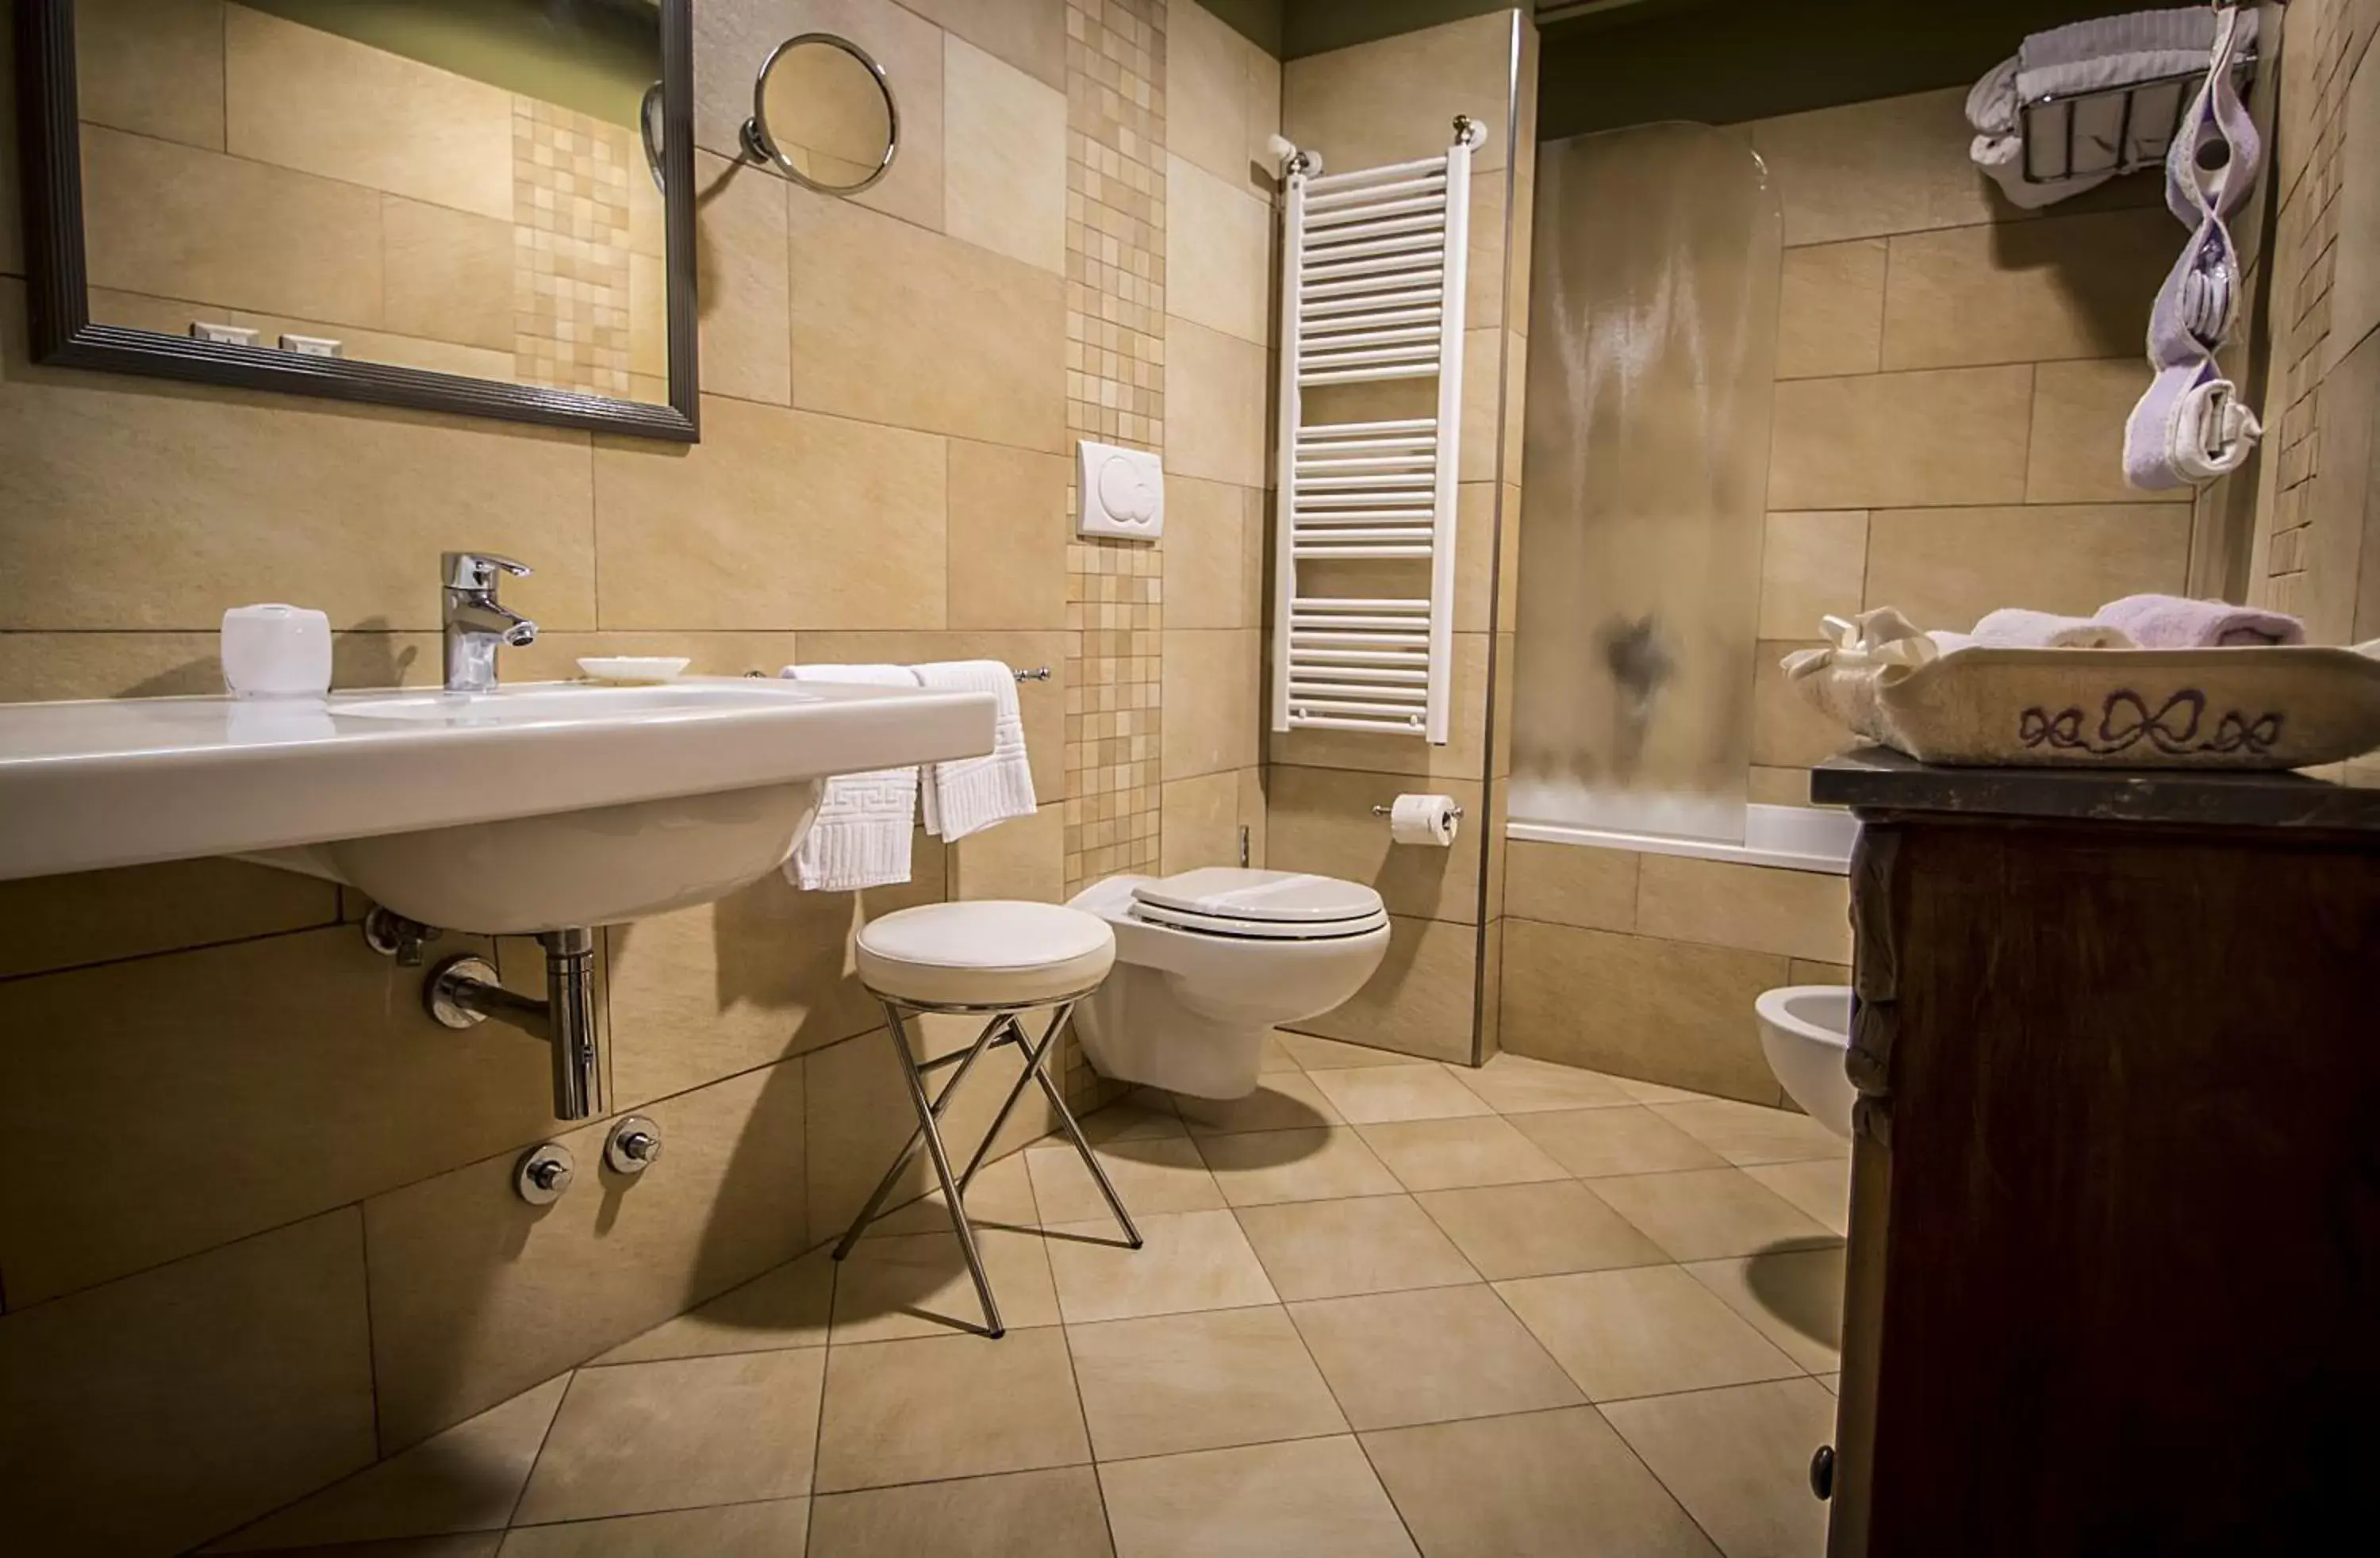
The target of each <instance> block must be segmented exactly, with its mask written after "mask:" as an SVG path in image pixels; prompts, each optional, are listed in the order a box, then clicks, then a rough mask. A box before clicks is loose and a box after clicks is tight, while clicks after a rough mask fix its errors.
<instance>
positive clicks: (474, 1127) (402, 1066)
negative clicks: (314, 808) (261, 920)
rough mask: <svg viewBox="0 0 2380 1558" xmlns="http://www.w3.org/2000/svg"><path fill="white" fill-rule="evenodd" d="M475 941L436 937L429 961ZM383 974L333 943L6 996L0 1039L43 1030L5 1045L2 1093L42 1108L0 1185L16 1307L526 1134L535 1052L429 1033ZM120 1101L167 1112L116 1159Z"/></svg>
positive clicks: (362, 952) (2, 1264)
mask: <svg viewBox="0 0 2380 1558" xmlns="http://www.w3.org/2000/svg"><path fill="white" fill-rule="evenodd" d="M482 946H483V944H482V943H476V942H475V939H474V938H468V937H455V936H449V937H447V938H446V940H445V942H443V943H441V944H440V947H439V951H440V952H441V953H448V952H468V951H472V950H480V949H481V948H482ZM483 955H484V953H483ZM394 977H395V976H393V975H392V973H391V971H390V965H389V964H388V963H387V962H386V961H385V960H383V958H381V957H379V956H378V955H375V954H373V953H372V952H371V951H370V949H368V948H367V947H365V945H364V944H363V939H362V938H361V937H360V936H359V935H358V934H357V932H356V931H355V930H354V929H353V928H352V927H336V928H330V929H324V930H319V931H308V932H305V933H303V934H299V935H294V936H279V937H271V938H268V939H265V940H262V941H254V942H243V943H235V944H232V945H228V946H221V947H215V948H212V949H209V950H206V951H201V952H189V953H183V954H179V955H175V956H172V957H162V958H144V959H140V960H139V961H136V962H131V963H125V964H115V965H107V966H103V967H101V968H90V969H84V970H81V971H79V972H74V973H61V974H50V975H44V976H42V977H40V978H37V979H29V980H14V981H11V982H9V983H7V984H6V985H5V986H0V1009H5V1011H6V1021H5V1023H0V1027H5V1028H6V1030H7V1031H9V1032H11V1033H14V1034H18V1035H25V1034H42V1035H45V1036H46V1039H45V1041H43V1042H41V1043H18V1044H13V1045H10V1046H8V1047H7V1048H6V1050H5V1051H0V1094H5V1095H6V1096H8V1097H17V1098H28V1097H33V1098H41V1099H42V1100H43V1101H44V1103H43V1107H42V1110H41V1111H40V1113H39V1115H38V1117H37V1118H35V1119H33V1120H31V1121H30V1122H29V1124H28V1126H27V1127H26V1137H25V1139H26V1142H27V1147H28V1152H29V1160H28V1161H27V1162H25V1163H23V1164H21V1165H20V1167H19V1169H18V1171H17V1172H12V1173H11V1174H10V1175H9V1176H8V1178H7V1182H6V1185H5V1186H0V1241H5V1243H0V1270H6V1272H7V1276H8V1296H9V1298H10V1300H11V1301H12V1302H15V1303H30V1302H32V1301H33V1300H35V1299H37V1298H42V1297H47V1296H52V1295H55V1294H58V1293H64V1292H68V1291H71V1290H73V1289H75V1288H77V1287H80V1286H84V1285H87V1284H91V1283H93V1282H99V1281H104V1280H106V1279H107V1278H109V1277H112V1276H116V1275H120V1274H121V1273H123V1272H128V1271H132V1270H136V1269H138V1268H140V1267H141V1266H145V1265H149V1264H152V1263H154V1262H156V1261H159V1260H172V1259H174V1258H176V1257H178V1256H181V1255H186V1254H188V1253H189V1252H191V1251H193V1250H198V1249H204V1248H208V1247H209V1246H212V1245H215V1244H220V1243H222V1242H223V1241H225V1239H231V1238H237V1237H239V1236H241V1235H247V1234H250V1233H253V1232H255V1231H256V1230H258V1229H260V1228H268V1227H272V1226H273V1225H274V1224H276V1223H286V1222H288V1221H290V1220H292V1219H293V1218H297V1217H303V1216H307V1215H310V1214H311V1213H314V1212H317V1211H322V1210H324V1209H326V1208H329V1207H334V1206H337V1205H339V1204H341V1203H343V1202H346V1201H351V1200H355V1199H358V1198H360V1197H363V1196H366V1195H370V1194H371V1193H373V1192H375V1191H379V1190H383V1189H385V1188H387V1187H391V1186H395V1185H401V1184H404V1183H406V1182H407V1180H411V1179H416V1178H419V1177H420V1176H421V1175H425V1174H431V1173H435V1172H437V1170H439V1169H440V1168H442V1167H443V1166H445V1165H447V1164H451V1163H455V1162H462V1161H465V1160H467V1159H469V1158H472V1157H476V1156H479V1155H480V1154H483V1153H488V1152H493V1151H497V1150H501V1149H503V1148H504V1147H507V1146H509V1145H511V1144H513V1143H516V1142H522V1141H528V1140H533V1139H535V1138H536V1137H537V1135H538V1134H539V1133H540V1131H541V1130H542V1129H543V1128H544V1126H546V1124H547V1122H548V1118H549V1115H548V1111H549V1109H550V1108H551V1106H552V1102H553V1098H552V1093H551V1089H550V1077H549V1076H548V1070H549V1067H548V1065H547V1062H546V1056H545V1053H544V1050H543V1047H542V1046H540V1045H539V1044H536V1043H533V1042H531V1041H528V1040H525V1039H523V1038H522V1037H521V1035H520V1034H519V1032H518V1031H516V1030H515V1029H509V1028H506V1027H504V1026H503V1025H500V1024H490V1025H487V1026H484V1027H482V1028H478V1029H472V1030H470V1031H469V1032H468V1033H461V1034H457V1033H454V1032H452V1031H451V1030H448V1029H442V1028H439V1027H437V1026H436V1025H435V1024H433V1023H431V1021H430V1019H429V1018H428V1017H427V1016H423V1015H422V1013H421V1010H420V1007H419V1004H418V1003H417V1002H416V1001H415V1000H414V998H413V993H412V985H413V982H414V981H412V980H406V981H403V985H402V988H401V989H398V988H395V987H393V986H392V982H391V981H392V979H393V978H394ZM134 1096H140V1097H164V1098H172V1099H174V1100H175V1101H176V1106H175V1107H174V1108H172V1109H170V1110H164V1111H160V1112H156V1113H155V1114H152V1115H150V1116H148V1117H146V1118H145V1119H144V1121H143V1123H142V1124H141V1125H140V1127H139V1128H140V1136H141V1138H142V1139H143V1140H144V1141H145V1142H146V1144H147V1147H146V1150H143V1151H140V1152H126V1151H123V1150H120V1144H121V1142H122V1140H123V1135H124V1132H125V1130H126V1128H127V1126H126V1114H125V1102H124V1101H125V1100H126V1099H127V1098H128V1097H134ZM34 1159H38V1161H33V1160H34ZM157 1162H172V1163H173V1164H174V1172H173V1173H172V1174H171V1175H162V1176H161V1175H158V1174H157V1173H156V1172H155V1165H156V1163H157Z"/></svg>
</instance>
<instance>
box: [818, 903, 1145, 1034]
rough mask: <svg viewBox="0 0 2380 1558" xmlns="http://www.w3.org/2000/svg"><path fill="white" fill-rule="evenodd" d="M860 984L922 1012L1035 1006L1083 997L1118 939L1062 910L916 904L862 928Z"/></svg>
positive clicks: (1103, 971)
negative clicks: (932, 1008)
mask: <svg viewBox="0 0 2380 1558" xmlns="http://www.w3.org/2000/svg"><path fill="white" fill-rule="evenodd" d="M857 950H858V963H859V980H860V982H861V983H862V984H864V985H866V986H867V987H868V989H869V990H871V991H873V992H876V993H877V994H878V995H881V996H889V997H890V998H892V1000H895V1001H905V1002H910V1003H913V1004H918V1005H927V1006H1015V1007H1025V1006H1038V1005H1041V1004H1044V1003H1046V1002H1051V1001H1062V1000H1064V999H1065V998H1066V997H1067V996H1069V995H1079V994H1081V993H1082V992H1085V991H1087V990H1088V989H1090V988H1091V987H1092V986H1093V985H1095V984H1098V983H1099V981H1100V980H1103V979H1105V978H1106V977H1107V972H1108V969H1109V968H1111V967H1113V966H1114V963H1115V932H1114V931H1111V930H1109V929H1108V922H1107V921H1106V920H1104V919H1100V918H1099V916H1098V915H1095V914H1085V913H1084V912H1083V911H1082V910H1080V909H1072V908H1068V907H1065V906H1064V905H1062V904H1037V903H1026V902H1020V901H1014V900H1009V899H1001V898H986V899H978V900H976V901H974V902H970V903H959V904H922V905H920V906H918V907H916V908H905V909H901V910H899V911H897V912H895V913H892V914H888V915H886V916H885V917H884V918H883V919H877V920H871V921H869V922H868V925H866V926H865V927H864V928H862V929H861V931H860V932H859V943H858V949H857Z"/></svg>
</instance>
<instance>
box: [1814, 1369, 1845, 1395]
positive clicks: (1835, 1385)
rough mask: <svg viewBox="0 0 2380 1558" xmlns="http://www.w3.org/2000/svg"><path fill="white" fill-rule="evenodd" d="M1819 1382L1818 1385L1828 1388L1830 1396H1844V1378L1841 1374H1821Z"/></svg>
mask: <svg viewBox="0 0 2380 1558" xmlns="http://www.w3.org/2000/svg"><path fill="white" fill-rule="evenodd" d="M1817 1381H1818V1383H1820V1384H1822V1385H1824V1386H1826V1387H1827V1394H1828V1395H1840V1394H1843V1377H1842V1376H1841V1375H1840V1374H1821V1375H1818V1376H1817Z"/></svg>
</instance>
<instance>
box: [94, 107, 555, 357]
mask: <svg viewBox="0 0 2380 1558" xmlns="http://www.w3.org/2000/svg"><path fill="white" fill-rule="evenodd" d="M508 144H509V143H508ZM507 155H509V153H507ZM506 165H507V169H508V170H509V166H510V164H509V163H507V164H506ZM82 170H83V232H84V238H85V243H86V245H87V248H88V263H89V265H90V271H91V285H92V286H103V287H113V288H115V289H118V290H121V291H127V292H141V293H147V294H149V295H150V296H152V297H158V298H199V299H202V300H204V301H206V302H209V303H212V304H215V305H218V306H221V307H237V308H254V309H283V310H289V311H291V312H293V313H297V314H302V315H305V316H307V317H308V318H312V319H325V320H334V321H337V322H338V323H343V324H361V325H377V324H379V323H381V319H382V311H381V274H382V269H381V249H380V196H379V195H377V194H375V193H374V192H373V191H371V190H370V189H365V188H363V187H361V186H359V185H355V184H345V183H339V182H336V181H334V180H332V179H328V178H317V177H313V176H310V175H306V174H301V173H293V172H291V171H289V170H288V169H285V168H279V167H273V166H271V165H268V164H262V163H252V162H248V161H245V160H242V159H240V158H237V157H225V156H220V155H217V154H215V153H213V152H200V151H196V150H193V149H192V148H190V147H188V146H178V145H176V144H175V143H173V142H172V141H166V140H151V139H149V138H148V137H146V136H137V135H127V134H125V133H123V132H122V131H120V130H112V129H103V128H100V127H98V126H92V127H91V128H89V129H87V130H85V131H84V133H83V137H82ZM507 176H508V177H509V172H508V173H507ZM161 238H162V239H163V240H164V241H161Z"/></svg>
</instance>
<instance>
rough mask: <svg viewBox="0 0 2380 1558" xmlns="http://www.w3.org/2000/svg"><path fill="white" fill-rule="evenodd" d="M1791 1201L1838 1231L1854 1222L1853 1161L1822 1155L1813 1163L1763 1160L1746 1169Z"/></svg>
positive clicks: (1844, 1231) (1843, 1232)
mask: <svg viewBox="0 0 2380 1558" xmlns="http://www.w3.org/2000/svg"><path fill="white" fill-rule="evenodd" d="M1743 1172H1744V1173H1746V1174H1748V1175H1752V1177H1753V1178H1755V1179H1756V1180H1758V1181H1760V1183H1761V1184H1763V1185H1766V1186H1767V1187H1768V1188H1770V1189H1771V1190H1774V1191H1776V1192H1777V1193H1778V1194H1779V1195H1780V1196H1782V1197H1784V1198H1785V1199H1787V1200H1789V1201H1791V1202H1792V1203H1793V1204H1794V1205H1795V1206H1796V1207H1798V1208H1800V1209H1801V1210H1802V1211H1805V1212H1807V1213H1809V1214H1810V1215H1811V1216H1812V1217H1814V1218H1815V1219H1817V1221H1818V1222H1819V1223H1823V1224H1824V1225H1825V1226H1826V1227H1827V1228H1828V1229H1829V1230H1831V1231H1832V1232H1834V1233H1837V1234H1841V1235H1849V1234H1850V1233H1851V1231H1852V1230H1851V1224H1852V1162H1851V1160H1850V1159H1849V1158H1820V1159H1818V1160H1816V1161H1815V1162H1802V1163H1762V1164H1760V1165H1758V1166H1757V1167H1755V1168H1748V1169H1745V1170H1744V1171H1743Z"/></svg>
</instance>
